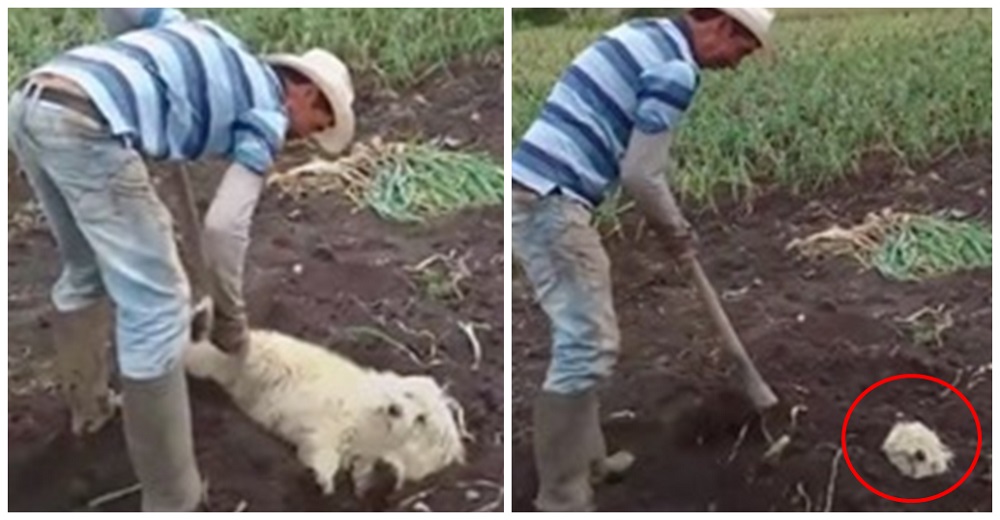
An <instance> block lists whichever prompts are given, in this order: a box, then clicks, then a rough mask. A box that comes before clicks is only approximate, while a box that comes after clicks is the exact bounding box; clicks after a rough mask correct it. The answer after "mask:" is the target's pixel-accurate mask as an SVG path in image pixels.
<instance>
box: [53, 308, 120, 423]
mask: <svg viewBox="0 0 1000 520" xmlns="http://www.w3.org/2000/svg"><path fill="white" fill-rule="evenodd" d="M52 329H53V330H52V332H53V341H54V343H55V353H56V355H55V368H56V374H57V377H58V384H59V391H60V393H61V394H62V397H63V399H64V400H65V402H66V405H67V406H69V410H70V422H71V427H72V430H73V434H74V435H83V434H88V433H94V432H96V431H98V430H100V429H101V428H103V427H104V425H105V424H107V422H108V421H109V420H111V418H112V417H114V415H115V396H114V394H113V393H112V392H111V388H110V387H109V386H108V383H109V381H110V371H111V366H110V364H109V359H108V354H109V352H110V350H111V349H110V348H109V345H108V343H109V339H110V337H111V312H110V310H109V309H108V308H107V306H106V305H105V304H94V305H91V306H89V307H87V308H84V309H81V310H78V311H73V312H67V313H59V314H57V315H56V316H55V317H54V319H53V324H52Z"/></svg>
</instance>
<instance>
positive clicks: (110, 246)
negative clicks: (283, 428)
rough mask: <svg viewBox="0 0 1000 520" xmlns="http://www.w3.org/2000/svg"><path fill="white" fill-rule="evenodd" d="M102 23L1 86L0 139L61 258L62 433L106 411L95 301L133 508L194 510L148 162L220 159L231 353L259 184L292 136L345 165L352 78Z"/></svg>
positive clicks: (166, 33)
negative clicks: (134, 481) (107, 310)
mask: <svg viewBox="0 0 1000 520" xmlns="http://www.w3.org/2000/svg"><path fill="white" fill-rule="evenodd" d="M101 17H102V20H103V22H104V25H105V27H106V28H107V29H108V30H109V32H110V33H111V39H110V40H108V41H105V42H102V43H98V44H94V45H87V46H83V47H80V48H76V49H73V50H70V51H68V52H66V53H64V54H62V55H60V56H58V57H56V58H55V59H53V60H52V61H50V62H48V63H46V64H45V65H42V66H40V67H38V68H37V69H35V70H33V71H32V72H31V73H30V74H29V75H28V76H27V77H26V78H24V79H23V80H22V81H21V82H20V83H19V84H18V85H17V86H16V87H15V88H14V89H13V95H12V97H11V99H10V102H9V104H8V128H9V136H8V143H9V146H11V148H12V149H13V151H14V153H15V154H16V156H17V158H18V161H19V162H20V165H21V167H22V169H23V170H24V171H25V173H26V175H27V178H28V180H29V183H30V185H31V187H32V189H33V191H34V194H35V196H36V198H37V199H38V202H39V203H40V205H41V208H42V211H43V212H44V214H45V217H46V218H47V220H48V222H49V225H50V226H51V228H52V231H53V234H54V235H55V238H56V241H57V243H58V246H59V252H60V257H61V260H62V273H61V275H60V277H59V279H58V281H57V283H56V284H55V287H54V288H53V290H52V298H53V302H54V304H55V307H56V309H57V311H58V316H57V319H56V320H55V325H54V333H55V346H56V350H57V364H61V365H63V366H64V368H65V370H62V372H63V376H64V378H63V381H62V382H61V383H62V386H63V387H64V394H65V395H67V399H68V400H70V401H71V405H70V408H71V413H72V416H73V417H72V421H73V429H74V432H75V433H78V434H79V433H83V432H92V431H96V430H97V429H99V428H100V427H101V426H103V425H104V424H105V423H106V422H107V420H108V419H109V418H110V417H111V416H112V414H113V407H112V405H111V402H110V401H111V393H110V391H109V390H108V368H107V366H106V363H105V361H106V360H105V357H104V349H105V344H106V338H105V337H104V334H103V332H102V331H103V330H105V327H102V326H101V323H102V322H103V321H106V320H107V317H106V316H104V315H103V313H102V311H101V309H102V307H103V306H102V305H101V302H102V300H104V299H105V297H107V298H108V299H110V301H111V303H113V305H114V308H115V311H116V315H115V318H116V319H115V324H116V335H115V339H116V341H115V343H116V346H117V361H118V365H119V368H120V371H121V376H122V394H123V395H122V406H123V415H124V428H125V438H126V441H127V445H128V452H129V456H130V459H131V461H132V464H133V466H134V469H135V471H136V474H137V475H138V477H139V482H140V484H141V487H142V508H143V510H146V511H191V510H195V509H197V508H199V507H200V505H201V504H202V500H203V489H202V487H203V486H202V479H201V477H200V475H199V471H198V468H197V464H196V461H195V457H194V451H193V446H192V428H191V417H190V405H189V402H188V392H187V387H186V383H185V379H184V372H183V369H184V367H183V365H182V363H181V355H182V350H183V349H184V348H185V347H186V346H187V345H188V343H189V341H190V338H191V330H190V329H191V325H190V323H191V317H192V312H191V302H190V299H191V297H190V288H189V285H188V281H187V277H186V275H185V273H184V270H183V268H182V266H181V261H180V258H179V254H178V251H177V248H176V245H175V243H174V237H173V230H172V222H171V217H170V214H169V212H168V211H167V209H166V207H165V206H164V204H163V203H162V202H161V200H160V199H159V198H158V196H157V194H156V192H155V190H154V187H153V186H152V184H151V182H150V177H149V174H148V172H147V169H146V161H154V162H161V161H188V160H198V159H202V158H221V159H226V160H228V161H229V162H230V163H231V166H229V167H228V169H227V170H226V171H225V173H224V175H223V179H222V182H221V184H220V187H219V189H218V192H217V193H216V195H215V197H214V199H213V201H212V203H211V206H210V208H209V211H208V214H207V216H206V218H205V225H204V228H205V231H204V234H205V236H204V245H205V250H206V251H205V253H206V256H207V258H208V261H209V262H208V263H209V266H210V271H211V275H210V278H212V283H211V286H212V298H213V301H214V304H215V309H214V315H215V320H214V327H213V330H212V332H211V336H212V341H213V343H214V344H216V345H217V346H219V347H220V348H222V349H224V350H226V351H228V352H230V353H235V352H239V351H241V350H243V349H245V348H246V344H247V341H248V337H249V335H248V334H249V333H248V330H247V320H246V311H245V305H244V301H243V294H242V293H243V291H242V272H243V264H244V258H245V255H246V250H247V246H248V243H249V229H250V222H251V217H252V214H253V212H254V209H255V207H256V205H257V201H258V199H259V196H260V193H261V190H262V188H263V186H264V181H265V179H264V177H265V174H266V172H267V171H268V169H269V168H270V167H271V165H272V162H273V161H274V158H275V155H276V154H277V153H278V152H279V150H281V148H282V146H283V144H284V143H285V141H286V140H287V139H296V138H311V139H313V140H314V141H315V142H316V143H317V144H318V145H319V146H321V147H322V148H323V149H325V150H326V151H327V152H330V153H338V152H340V151H342V150H343V149H344V148H345V147H346V146H347V145H348V144H349V142H350V141H351V139H352V138H353V134H354V115H353V112H352V103H353V97H354V93H353V89H352V85H351V78H350V74H349V72H348V70H347V67H345V66H344V64H343V63H341V61H340V60H339V59H337V58H336V57H335V56H334V55H332V54H330V53H328V52H326V51H323V50H311V51H309V52H307V53H305V54H304V55H302V56H292V55H277V56H267V57H263V58H260V57H257V56H255V55H253V54H251V52H250V51H249V50H248V48H247V47H246V45H244V44H243V43H242V42H241V41H240V39H238V38H237V37H236V36H234V35H233V34H231V33H230V32H228V31H226V30H225V29H224V28H222V27H220V26H219V25H216V24H215V23H212V22H210V21H205V20H192V19H188V18H187V17H186V16H185V15H184V14H183V13H181V12H180V11H177V10H173V9H106V10H102V11H101ZM81 385H84V388H81ZM81 396H82V397H81Z"/></svg>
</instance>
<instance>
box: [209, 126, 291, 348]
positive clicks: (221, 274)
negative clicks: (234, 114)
mask: <svg viewBox="0 0 1000 520" xmlns="http://www.w3.org/2000/svg"><path fill="white" fill-rule="evenodd" d="M286 126H287V120H286V119H285V116H284V114H282V113H281V112H278V111H276V110H261V109H254V110H250V111H248V112H247V113H246V114H243V115H242V116H241V117H240V118H239V119H238V120H237V122H236V123H235V125H234V128H233V140H234V144H233V151H232V154H231V158H232V161H233V163H232V166H230V167H229V169H228V170H226V173H225V176H224V177H223V179H222V183H221V184H220V185H219V188H218V190H217V191H216V195H215V199H214V200H213V201H212V205H211V206H210V207H209V209H208V214H207V215H206V216H205V231H204V233H205V241H204V250H205V256H206V257H207V259H208V263H209V265H208V267H209V278H210V280H211V284H212V299H213V301H214V303H215V320H214V321H215V325H214V327H213V330H212V341H213V342H214V343H215V344H216V345H217V346H218V347H219V348H221V349H223V350H225V351H227V352H237V351H239V350H241V349H243V348H244V347H245V346H246V342H247V341H248V336H247V334H248V328H247V316H246V302H245V301H244V297H243V268H244V265H245V262H246V252H247V248H248V247H249V245H250V225H251V223H252V220H253V214H254V210H255V209H256V207H257V202H258V200H259V199H260V194H261V191H262V190H263V189H264V185H265V175H266V174H267V170H268V169H269V168H270V167H271V165H272V164H273V162H274V156H275V154H276V153H277V151H278V150H279V149H280V148H281V145H282V144H283V143H282V139H281V136H282V135H283V134H284V131H285V128H286Z"/></svg>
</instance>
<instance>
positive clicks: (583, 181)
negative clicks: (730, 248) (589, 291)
mask: <svg viewBox="0 0 1000 520" xmlns="http://www.w3.org/2000/svg"><path fill="white" fill-rule="evenodd" d="M689 42H690V34H689V30H688V28H687V26H686V25H685V23H684V21H683V20H679V19H678V20H667V19H640V20H633V21H630V22H628V23H625V24H622V25H620V26H618V27H616V28H614V29H612V30H610V31H608V32H607V33H605V34H604V35H602V36H601V37H600V39H598V40H597V42H595V43H594V44H592V45H591V46H590V47H588V48H587V49H585V50H584V51H583V52H582V53H580V54H579V55H578V56H577V57H576V58H575V59H574V60H573V62H572V64H571V65H570V66H569V68H568V69H567V70H566V71H565V72H564V73H563V75H562V77H561V78H560V79H559V81H558V83H556V85H555V87H554V88H553V90H552V92H551V93H550V94H549V97H548V99H547V100H546V102H545V104H544V106H543V107H542V110H541V113H540V115H539V116H538V119H536V120H535V122H534V123H533V124H532V125H531V127H530V128H529V129H528V131H527V133H525V135H524V138H523V139H522V140H521V142H520V143H519V144H518V146H517V149H516V150H515V151H514V157H513V160H512V170H513V176H514V179H515V180H516V181H517V182H518V183H519V184H522V185H524V186H525V187H527V188H530V189H532V190H534V191H536V192H538V193H540V194H543V195H544V194H549V193H552V192H553V191H556V190H559V191H560V192H562V193H565V194H566V195H567V196H570V197H573V198H575V199H578V200H580V201H581V202H584V203H586V204H587V205H589V206H591V207H596V206H598V205H599V204H600V203H601V202H602V201H603V200H604V198H605V196H606V195H607V193H608V192H609V191H611V190H612V189H613V188H614V187H615V186H616V185H617V183H618V179H619V174H620V172H619V162H620V160H621V158H622V156H623V155H624V154H625V148H626V147H627V146H628V140H629V138H630V136H631V134H632V131H633V130H636V129H637V130H639V131H641V132H643V133H647V134H656V133H660V132H665V131H668V130H673V129H675V128H676V127H677V125H678V124H679V123H680V121H681V119H682V117H683V115H684V113H685V111H687V109H688V107H689V106H690V104H691V101H692V98H693V97H694V94H695V91H696V90H697V88H698V83H699V69H698V65H697V63H696V62H695V60H694V56H693V54H692V50H691V45H690V43H689Z"/></svg>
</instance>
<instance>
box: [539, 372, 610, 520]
mask: <svg viewBox="0 0 1000 520" xmlns="http://www.w3.org/2000/svg"><path fill="white" fill-rule="evenodd" d="M596 406H597V399H596V398H595V396H594V394H593V392H585V393H582V394H572V395H560V394H555V393H551V392H542V394H541V395H540V396H539V397H538V398H537V400H536V401H535V409H534V423H535V424H534V442H533V444H534V450H535V468H536V470H537V471H538V495H537V496H536V497H535V508H536V509H537V510H539V511H545V512H569V511H576V512H581V511H583V512H586V511H593V510H594V490H593V488H592V487H591V483H590V472H591V453H592V451H593V440H592V436H591V432H589V431H588V429H589V426H590V424H591V423H592V421H591V419H590V416H591V415H592V414H593V413H595V412H596Z"/></svg>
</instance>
